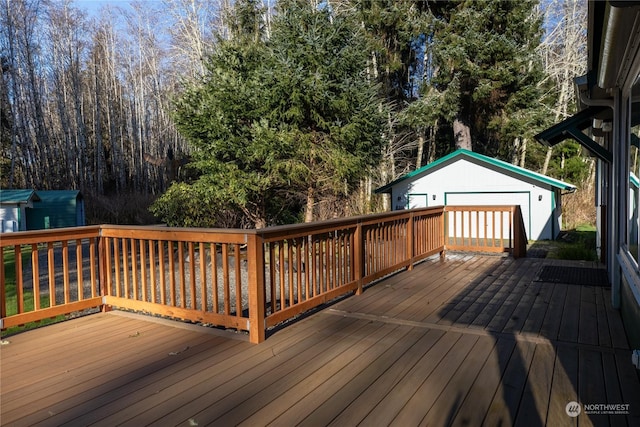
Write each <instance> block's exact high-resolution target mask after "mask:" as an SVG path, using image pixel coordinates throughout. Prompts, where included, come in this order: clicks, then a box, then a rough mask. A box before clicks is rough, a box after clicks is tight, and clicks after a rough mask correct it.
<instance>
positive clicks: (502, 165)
mask: <svg viewBox="0 0 640 427" xmlns="http://www.w3.org/2000/svg"><path fill="white" fill-rule="evenodd" d="M457 157H460V158H465V157H466V158H469V159H474V160H476V161H479V162H481V163H484V164H486V165H487V166H493V168H494V169H502V170H504V171H508V172H511V173H515V174H517V175H520V176H523V177H526V178H528V179H531V180H534V181H538V182H540V183H543V184H545V185H550V186H551V187H554V188H559V189H561V190H568V191H574V190H575V189H576V186H575V185H573V184H569V183H567V182H564V181H560V180H558V179H554V178H550V177H548V176H546V175H542V174H540V173H537V172H533V171H530V170H529V169H525V168H521V167H519V166H516V165H512V164H511V163H507V162H505V161H502V160H498V159H494V158H493V157H488V156H484V155H482V154H478V153H474V152H473V151H469V150H465V149H462V148H460V149H458V150H456V151H454V152H452V153H449V154H447V155H446V156H444V157H441V158H439V159H438V160H436V161H435V162H432V163H429V164H428V165H425V166H423V167H421V168H420V169H416V170H414V171H412V172H409V173H408V174H406V175H403V176H401V177H400V178H398V179H396V180H395V181H392V182H390V183H389V184H387V185H384V186H382V187H380V188H378V189H376V190H375V193H376V194H380V193H387V192H389V190H390V189H391V187H393V186H394V185H396V184H398V183H400V182H402V181H405V180H407V179H411V178H413V177H415V176H417V175H421V174H424V173H425V172H428V171H429V170H431V169H435V168H437V167H438V166H440V165H441V164H443V163H446V162H448V161H449V160H452V159H455V158H457Z"/></svg>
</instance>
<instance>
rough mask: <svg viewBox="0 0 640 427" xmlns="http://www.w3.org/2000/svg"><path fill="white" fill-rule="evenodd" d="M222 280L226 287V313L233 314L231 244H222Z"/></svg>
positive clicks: (224, 287)
mask: <svg viewBox="0 0 640 427" xmlns="http://www.w3.org/2000/svg"><path fill="white" fill-rule="evenodd" d="M222 280H223V289H224V314H226V315H227V316H228V315H229V314H231V299H230V298H231V293H230V292H229V245H228V244H227V243H224V244H223V245H222Z"/></svg>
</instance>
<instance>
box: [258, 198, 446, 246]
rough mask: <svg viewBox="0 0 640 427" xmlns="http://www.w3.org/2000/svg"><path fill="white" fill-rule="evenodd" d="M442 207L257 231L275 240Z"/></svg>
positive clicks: (395, 217) (381, 220) (377, 221)
mask: <svg viewBox="0 0 640 427" xmlns="http://www.w3.org/2000/svg"><path fill="white" fill-rule="evenodd" d="M442 209H443V206H434V207H428V208H417V209H411V210H401V211H390V212H383V213H376V214H368V215H358V216H352V217H349V218H337V219H328V220H324V221H316V222H312V223H305V224H288V225H277V226H272V227H266V228H261V229H259V230H256V231H257V233H258V234H259V235H260V236H262V237H263V238H264V239H265V240H274V239H278V238H295V237H300V236H306V235H308V234H319V233H323V232H330V231H334V230H336V229H349V228H354V227H356V226H357V225H359V224H360V225H369V224H375V223H380V222H385V221H395V220H398V219H403V218H408V217H409V216H410V215H412V214H413V215H415V214H416V213H418V214H420V213H431V212H433V213H438V212H442Z"/></svg>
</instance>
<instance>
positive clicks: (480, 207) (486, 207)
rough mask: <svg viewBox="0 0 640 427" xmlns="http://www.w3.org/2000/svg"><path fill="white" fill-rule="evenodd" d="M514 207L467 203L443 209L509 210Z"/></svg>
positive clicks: (452, 210) (450, 210)
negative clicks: (466, 204)
mask: <svg viewBox="0 0 640 427" xmlns="http://www.w3.org/2000/svg"><path fill="white" fill-rule="evenodd" d="M514 209H515V205H468V206H445V207H444V210H445V211H449V212H454V211H469V210H478V211H488V212H492V211H495V212H511V211H513V210H514Z"/></svg>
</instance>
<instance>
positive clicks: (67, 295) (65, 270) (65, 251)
mask: <svg viewBox="0 0 640 427" xmlns="http://www.w3.org/2000/svg"><path fill="white" fill-rule="evenodd" d="M62 280H63V284H64V303H65V304H69V302H70V301H71V292H70V288H71V285H70V283H69V242H68V241H67V240H63V241H62Z"/></svg>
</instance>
